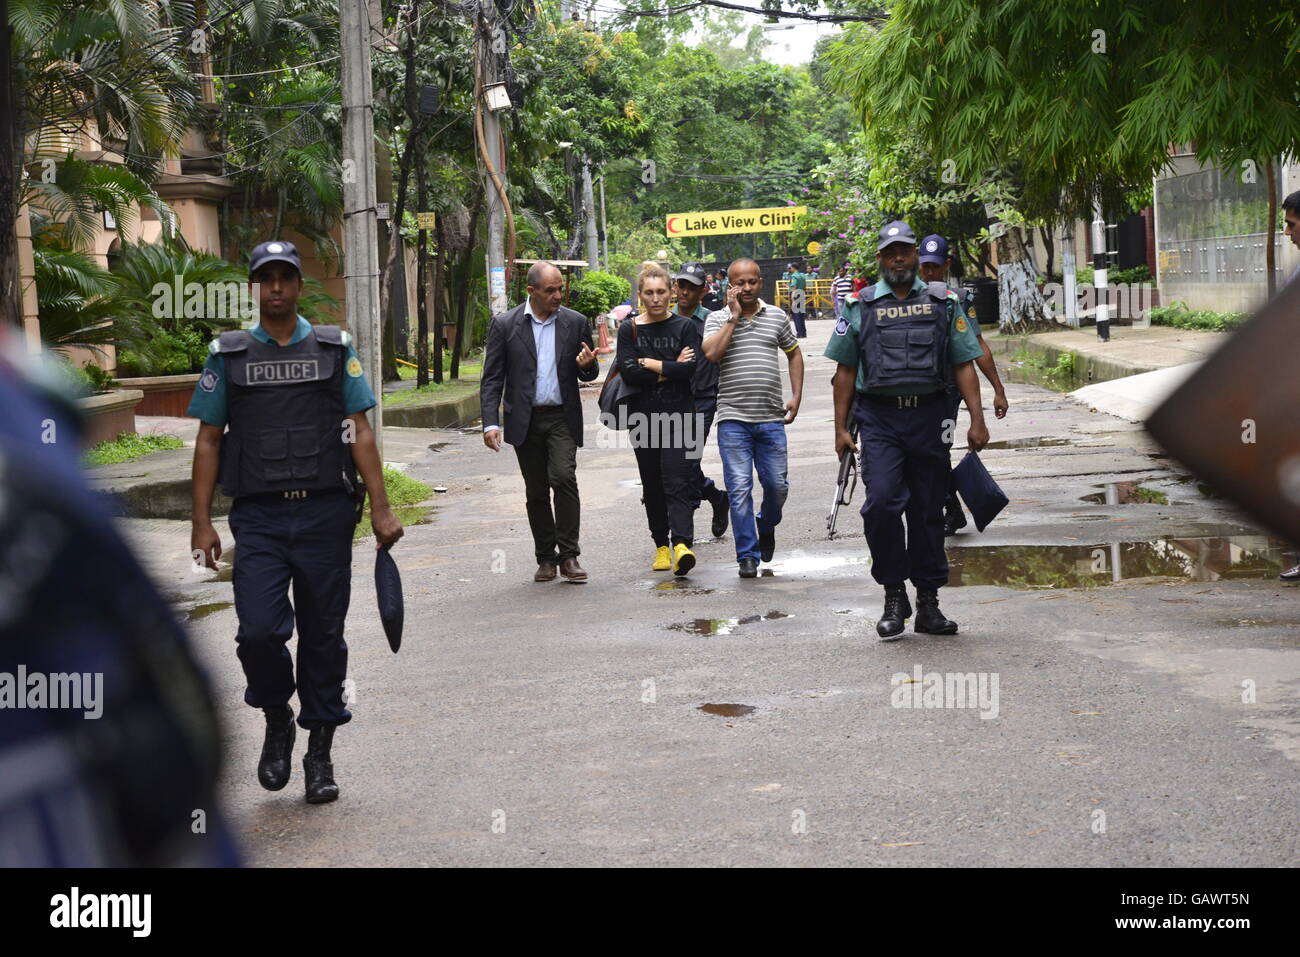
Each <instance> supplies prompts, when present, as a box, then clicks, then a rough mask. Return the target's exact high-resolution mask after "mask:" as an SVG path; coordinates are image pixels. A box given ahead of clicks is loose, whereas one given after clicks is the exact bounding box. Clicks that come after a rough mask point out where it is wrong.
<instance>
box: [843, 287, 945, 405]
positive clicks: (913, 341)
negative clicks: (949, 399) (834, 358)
mask: <svg viewBox="0 0 1300 957" xmlns="http://www.w3.org/2000/svg"><path fill="white" fill-rule="evenodd" d="M864 292H865V290H864ZM946 294H947V288H946V287H945V286H944V285H943V283H932V284H930V285H929V286H928V287H927V288H926V289H924V290H922V291H920V292H917V293H916V294H914V295H912V296H911V297H909V298H908V299H904V300H901V301H900V300H898V299H895V298H893V296H891V295H890V294H889V293H886V294H885V295H884V296H882V297H881V298H879V299H867V298H866V297H864V298H862V299H860V300H859V302H858V309H859V310H860V322H861V326H860V335H859V338H858V352H859V361H860V362H862V363H864V365H863V368H864V369H865V370H866V379H865V382H864V383H863V384H864V386H865V387H866V388H868V389H874V388H878V387H882V386H898V385H915V386H928V387H932V386H941V385H943V384H944V381H945V379H946V376H947V369H946V366H947V365H948V305H947V303H946V302H945V296H946Z"/></svg>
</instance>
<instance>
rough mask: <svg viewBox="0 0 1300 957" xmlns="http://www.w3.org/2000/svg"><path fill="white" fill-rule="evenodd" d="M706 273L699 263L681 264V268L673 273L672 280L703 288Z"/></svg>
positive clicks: (706, 276)
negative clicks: (683, 280)
mask: <svg viewBox="0 0 1300 957" xmlns="http://www.w3.org/2000/svg"><path fill="white" fill-rule="evenodd" d="M707 278H708V273H706V272H705V271H704V267H703V266H701V265H700V264H699V263H682V268H681V269H679V270H678V271H677V272H675V273H673V279H685V280H686V281H687V282H690V283H694V284H695V285H697V286H703V285H704V281H705V279H707Z"/></svg>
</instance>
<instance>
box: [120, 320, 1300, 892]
mask: <svg viewBox="0 0 1300 957" xmlns="http://www.w3.org/2000/svg"><path fill="white" fill-rule="evenodd" d="M829 330H830V325H829V323H814V324H812V329H811V338H810V339H809V340H807V342H808V343H811V344H812V347H811V348H810V349H809V348H806V350H805V352H806V354H808V358H809V366H808V386H807V389H806V396H805V399H804V403H803V408H802V410H801V413H800V415H799V418H798V420H797V422H796V423H795V424H794V425H793V426H792V427H791V428H790V431H789V445H790V481H791V492H790V497H789V501H788V504H787V508H786V516H785V520H784V522H783V524H782V525H781V527H780V529H779V530H778V538H777V555H776V560H775V562H774V563H773V564H772V565H771V566H770V567H769V566H765V570H764V573H763V577H760V578H759V579H757V580H753V581H742V580H740V579H739V578H738V577H737V576H736V566H735V561H734V553H733V551H732V545H731V540H730V536H728V537H727V538H726V539H724V540H723V541H720V542H710V541H708V540H707V539H705V540H701V542H700V543H699V545H698V547H697V553H698V554H699V557H700V564H699V565H698V566H697V568H696V570H695V571H694V572H693V573H692V575H691V576H690V579H689V581H688V582H686V583H683V584H681V585H680V586H679V585H677V584H674V583H673V582H672V580H671V579H670V578H669V576H668V575H667V574H666V573H656V572H652V571H650V568H649V566H650V561H651V558H652V546H651V542H650V538H649V535H648V532H647V531H646V528H645V522H644V514H643V512H642V509H641V506H640V503H639V490H638V489H637V488H636V487H635V485H634V484H632V483H633V482H634V480H635V479H636V477H637V472H636V466H635V462H634V460H633V455H632V452H631V451H630V450H626V449H601V448H597V447H596V433H595V426H594V421H595V412H594V398H595V393H594V391H592V392H590V394H589V395H588V417H587V421H588V423H589V426H588V431H587V436H586V443H587V447H586V448H585V449H584V450H582V451H581V452H580V453H579V486H580V489H581V491H582V496H583V502H584V505H583V534H582V543H583V555H582V562H583V564H584V566H585V567H586V568H587V569H588V571H589V572H590V573H591V581H590V583H589V584H586V585H573V584H568V583H564V582H561V581H557V582H554V583H549V584H535V583H533V582H532V580H531V579H532V573H533V571H534V568H535V565H534V563H533V559H532V545H531V539H530V536H529V533H528V525H527V520H526V518H525V515H524V502H523V482H522V479H521V478H520V476H519V473H518V469H517V467H516V463H515V458H514V456H513V454H511V453H510V452H509V451H507V452H503V453H501V454H493V453H491V452H489V451H488V450H486V449H485V448H484V447H483V445H482V440H481V438H480V437H479V436H478V435H477V434H462V433H459V432H437V433H434V432H424V431H415V430H390V431H389V432H388V433H387V436H386V446H385V458H386V459H387V460H388V461H390V462H398V463H405V464H406V465H407V466H408V467H409V470H410V472H411V474H412V475H414V476H416V477H418V478H420V479H422V480H424V481H427V482H429V483H430V484H435V485H442V486H446V487H447V488H448V491H447V492H446V493H444V494H439V495H438V496H437V497H436V500H435V501H434V503H433V505H434V509H433V511H432V513H431V515H430V519H431V520H430V522H429V524H426V525H421V526H417V527H413V528H411V529H409V530H408V534H407V537H406V538H405V539H404V540H403V542H402V543H401V544H400V545H399V546H398V548H397V550H396V551H395V553H394V554H395V557H396V558H397V560H398V563H399V565H400V567H401V570H402V575H403V580H404V583H405V589H406V599H407V612H406V637H405V642H404V645H403V648H402V651H401V653H400V654H399V655H397V656H394V655H393V654H392V653H391V652H390V651H389V649H388V646H387V644H386V642H385V640H384V638H383V634H382V631H381V629H380V626H379V623H378V620H377V618H376V617H375V614H374V611H373V609H374V607H375V604H374V593H373V577H372V572H371V566H372V561H371V551H370V549H371V544H370V543H369V542H363V543H362V544H361V545H359V546H358V548H357V551H356V564H355V566H354V586H353V598H352V610H351V613H350V615H349V621H348V638H349V644H350V646H351V667H350V671H351V677H352V679H353V680H354V681H355V684H356V688H355V701H354V703H353V705H352V708H353V711H354V714H355V719H354V721H353V722H352V723H351V724H350V725H348V726H347V727H345V728H343V729H341V730H340V731H339V733H338V737H337V740H336V745H335V752H334V755H335V756H334V760H335V767H336V773H337V777H338V780H339V783H340V786H341V788H342V798H341V799H340V800H339V801H338V802H337V803H335V804H332V805H326V806H321V807H309V806H308V805H306V804H305V803H303V801H302V791H301V788H302V776H301V753H302V751H303V749H304V747H305V735H300V737H299V742H298V747H297V748H296V749H295V770H294V776H293V779H292V780H291V782H290V784H289V786H288V788H286V789H285V790H284V791H281V792H279V793H270V792H266V791H263V790H262V789H260V788H259V787H258V785H257V782H256V778H255V764H256V760H257V755H258V752H259V749H260V743H261V729H262V719H261V715H260V713H259V712H255V711H253V710H252V709H250V708H247V707H246V706H244V705H243V704H242V690H243V684H242V675H241V673H240V671H239V667H238V663H237V661H236V658H235V654H234V643H233V633H234V628H235V618H234V613H233V610H232V609H230V608H229V607H223V606H222V605H221V604H220V603H221V602H225V601H229V599H230V585H229V584H228V582H219V581H217V582H211V581H205V580H199V579H195V578H194V577H193V576H192V575H191V574H190V573H189V572H188V570H187V569H186V567H185V566H186V559H185V557H184V550H185V548H186V547H187V545H188V526H187V525H186V524H183V523H175V522H163V521H152V522H147V521H133V522H130V523H128V526H129V528H130V534H131V535H132V537H133V538H134V539H135V540H136V541H137V542H138V543H139V544H140V546H141V548H142V550H143V551H144V552H145V554H146V558H147V560H148V562H149V564H150V566H151V567H152V568H153V570H154V572H155V574H157V575H158V577H159V578H160V579H161V580H162V582H163V585H164V587H166V588H168V589H169V591H171V592H172V593H173V594H174V595H175V596H176V598H177V600H178V602H179V605H180V607H182V608H183V609H184V608H194V607H195V606H198V605H202V606H203V608H202V610H201V612H200V615H201V617H198V618H196V620H194V621H193V622H192V623H191V625H190V629H191V633H192V635H193V637H194V641H195V644H196V646H197V647H198V648H199V650H200V654H201V657H202V659H203V660H204V662H205V663H206V664H207V666H208V668H209V669H210V671H211V674H212V676H213V679H214V682H215V685H216V688H217V693H218V695H219V697H220V701H221V703H222V706H223V711H224V714H225V717H226V731H227V743H228V764H227V768H226V774H225V780H224V784H223V788H222V795H223V799H224V801H225V803H226V808H227V811H228V812H229V814H230V816H231V817H232V819H233V822H234V824H235V827H236V831H237V833H238V836H239V839H240V840H241V842H242V845H243V847H244V850H245V853H246V855H247V858H248V860H249V862H250V863H253V864H257V865H268V866H275V865H330V866H346V865H416V866H421V865H429V866H437V865H483V864H488V865H491V864H496V865H547V864H550V865H563V864H571V865H572V864H585V865H599V864H625V865H665V864H667V865H724V866H725V865H761V864H776V865H845V864H849V865H852V864H858V865H942V866H988V865H996V866H1020V865H1048V864H1063V865H1078V866H1135V865H1148V866H1150V865H1155V866H1167V865H1190V866H1199V865H1227V866H1243V867H1244V866H1252V867H1258V866H1277V865H1288V864H1294V863H1295V862H1296V861H1297V859H1298V857H1300V855H1298V853H1297V837H1296V828H1295V821H1296V817H1297V807H1298V801H1297V798H1298V795H1300V787H1298V785H1297V776H1296V770H1297V761H1298V760H1300V656H1298V655H1297V650H1296V634H1297V629H1296V622H1297V621H1300V593H1297V591H1296V590H1295V589H1294V588H1293V587H1289V586H1283V585H1281V584H1280V583H1279V582H1277V580H1276V573H1277V571H1278V569H1279V567H1280V565H1281V563H1282V562H1283V561H1284V560H1285V558H1284V556H1283V555H1282V554H1281V551H1280V546H1279V543H1275V542H1270V541H1269V540H1268V539H1267V538H1266V537H1265V536H1262V535H1261V534H1259V533H1258V532H1255V531H1254V530H1252V529H1250V528H1249V527H1248V526H1245V525H1242V524H1241V523H1240V521H1238V520H1237V518H1236V517H1235V516H1234V515H1233V514H1232V513H1231V512H1230V511H1228V510H1226V509H1225V508H1224V507H1222V505H1221V504H1220V503H1218V502H1217V501H1216V500H1214V499H1212V498H1208V497H1206V496H1204V495H1203V494H1201V493H1200V492H1199V491H1198V490H1197V488H1196V485H1195V483H1191V482H1186V481H1179V479H1180V478H1184V477H1182V476H1179V475H1178V474H1177V473H1175V472H1173V471H1171V470H1170V469H1169V468H1168V466H1167V464H1166V463H1165V461H1164V460H1163V459H1161V458H1158V457H1154V456H1153V453H1155V452H1156V451H1157V450H1156V449H1155V448H1154V447H1153V446H1152V445H1151V444H1150V442H1149V440H1147V439H1146V438H1145V436H1144V435H1143V434H1142V433H1141V432H1140V431H1138V430H1137V428H1136V427H1135V426H1131V425H1129V424H1127V423H1124V422H1121V421H1119V420H1116V419H1113V418H1110V417H1108V416H1105V415H1101V414H1099V413H1091V412H1090V411H1089V410H1088V409H1087V408H1084V407H1081V406H1078V405H1075V404H1074V403H1073V402H1071V401H1070V400H1069V399H1068V398H1066V397H1064V396H1060V395H1057V394H1055V393H1052V392H1049V391H1046V390H1044V389H1040V388H1037V387H1034V386H1027V385H1012V386H1010V387H1009V390H1008V391H1009V395H1010V399H1011V403H1012V408H1011V412H1010V414H1009V415H1008V417H1007V418H1006V419H1005V420H1002V421H1001V422H996V421H994V420H992V418H991V416H990V431H991V432H992V438H993V440H994V442H995V443H996V442H999V441H1003V440H1011V442H1010V443H1009V444H1012V445H1017V444H1024V443H1025V440H1030V441H1028V444H1027V447H1012V448H1002V449H990V450H989V451H987V452H986V453H984V455H983V456H982V457H983V459H984V461H985V463H986V465H987V466H988V467H989V469H990V471H991V472H992V473H993V474H994V476H995V478H997V479H998V481H999V482H1000V483H1001V484H1002V486H1003V488H1004V490H1006V492H1007V494H1008V495H1009V496H1010V498H1011V499H1012V505H1011V506H1010V507H1009V508H1008V510H1007V511H1006V512H1005V513H1004V514H1003V516H1002V517H1000V518H999V519H998V521H997V522H996V523H995V524H994V526H992V527H991V528H990V529H989V530H988V531H987V532H986V533H985V534H983V535H980V534H978V533H976V532H975V531H974V528H973V527H969V528H968V529H967V530H966V531H965V532H964V533H963V534H961V535H959V536H957V537H956V538H955V539H950V540H949V542H950V544H952V546H953V547H951V548H950V549H949V557H950V560H952V562H953V564H954V567H953V586H952V587H949V588H947V589H945V590H944V591H943V592H941V598H942V600H943V608H944V610H945V612H946V613H947V614H948V616H949V617H951V618H954V619H956V620H957V621H958V622H959V623H960V625H961V631H960V634H959V635H957V636H955V637H931V636H917V635H912V634H911V633H910V632H909V633H908V636H907V637H906V638H905V639H904V640H902V641H899V642H896V643H881V642H880V641H879V640H878V639H877V638H876V635H875V630H874V621H875V616H876V615H877V614H878V612H879V609H880V589H879V587H878V586H877V585H876V584H875V583H874V582H873V581H872V580H871V579H870V574H869V559H868V557H867V553H866V547H865V543H864V541H863V539H862V538H861V524H860V519H858V517H857V515H856V508H857V507H858V506H859V505H860V504H861V501H862V492H861V489H859V490H858V492H857V495H856V497H855V503H854V507H853V508H852V509H848V510H846V512H845V513H844V514H842V516H841V522H840V528H841V530H842V532H843V533H844V535H843V537H842V538H837V539H836V540H835V541H833V542H831V541H828V540H827V538H826V530H825V515H826V511H827V505H828V503H829V501H830V497H831V492H832V488H833V481H834V475H835V457H834V452H833V448H832V432H831V424H830V418H831V414H832V413H831V397H830V387H829V380H830V375H831V372H832V371H833V369H832V366H831V364H830V363H829V362H828V361H827V360H825V359H822V358H820V351H821V348H820V347H821V345H822V344H823V342H824V340H825V338H826V336H827V334H828V333H829ZM984 398H985V402H986V403H990V402H991V393H990V392H989V391H987V387H986V392H985V397H984ZM957 434H958V436H959V444H960V443H961V441H962V438H961V437H964V434H965V417H964V415H963V418H962V423H961V425H960V427H959V431H958V433H957ZM1042 439H1049V440H1050V439H1059V440H1066V441H1067V443H1068V444H1048V445H1042V444H1039V445H1037V446H1035V444H1034V442H1033V441H1032V440H1042ZM439 443H442V444H441V445H438V444H439ZM431 445H438V447H437V448H436V449H431V448H430V446H431ZM954 461H956V457H955V456H954ZM705 465H706V471H708V472H709V473H710V474H712V475H713V476H714V477H715V478H717V477H720V476H721V468H720V465H719V464H718V459H717V453H716V448H715V447H714V446H713V444H712V443H711V444H710V447H709V449H708V451H707V453H706V456H705ZM1138 480H1145V481H1144V484H1143V486H1142V487H1144V488H1146V489H1149V490H1151V491H1153V492H1156V493H1161V492H1163V494H1164V495H1165V496H1166V498H1167V503H1165V504H1161V503H1159V501H1158V499H1159V498H1160V495H1159V494H1156V495H1155V496H1150V495H1148V496H1146V497H1147V498H1154V499H1156V500H1157V501H1145V502H1132V503H1127V504H1120V502H1122V501H1123V499H1125V498H1133V497H1134V495H1135V494H1139V495H1140V494H1141V493H1135V492H1134V490H1133V488H1134V487H1133V486H1124V487H1121V488H1118V489H1117V490H1115V492H1113V493H1112V495H1111V498H1112V500H1116V504H1111V505H1107V504H1105V501H1104V499H1105V496H1106V490H1105V489H1104V487H1094V486H1104V485H1105V484H1106V483H1108V482H1117V481H1121V482H1135V481H1138ZM1092 493H1100V494H1101V496H1102V498H1103V501H1102V502H1101V503H1094V502H1085V501H1081V500H1080V499H1081V498H1082V497H1083V496H1086V495H1089V494H1092ZM706 508H707V506H706ZM700 517H701V521H700V522H699V523H698V526H699V527H698V529H697V531H698V532H701V533H703V532H705V531H706V529H705V528H704V526H705V524H706V521H707V518H706V516H704V514H703V513H701V516H700ZM225 541H226V543H227V544H229V537H228V536H226V538H225ZM1117 560H1118V569H1119V570H1118V571H1116V565H1117ZM1116 579H1118V580H1116ZM958 583H960V584H958ZM1008 586H1010V587H1008ZM205 612H206V614H204V613H205ZM753 616H762V618H760V620H752V619H753ZM746 619H748V620H746ZM918 668H919V669H920V672H921V673H922V675H925V674H927V673H930V672H937V673H961V674H966V673H973V674H975V675H984V676H985V680H986V682H987V681H991V680H992V679H993V677H994V676H996V680H997V687H998V696H997V702H996V716H993V714H992V711H993V709H992V708H991V707H989V702H988V701H987V699H986V701H985V706H984V707H983V708H982V709H981V708H979V707H975V708H971V707H964V708H953V707H946V708H932V707H922V708H913V707H907V708H903V707H894V706H891V693H892V692H893V690H894V688H893V682H892V680H891V676H893V675H895V674H899V673H901V674H904V675H906V676H908V677H909V678H910V677H911V676H913V675H914V673H915V669H918ZM1243 683H1244V684H1243ZM925 687H928V686H927V685H926V683H925V681H924V680H923V682H922V688H923V689H924V688H925ZM989 687H990V685H988V684H987V683H986V685H985V688H986V690H987V689H989ZM910 690H911V689H910V688H905V689H904V692H903V693H906V692H908V691H910ZM1252 691H1253V700H1243V698H1246V699H1250V698H1251V697H1252ZM907 700H908V701H909V702H910V701H911V700H912V699H911V696H910V695H908V698H907ZM922 703H925V699H922ZM708 704H715V705H741V706H745V707H748V708H752V709H753V710H752V711H751V712H748V713H744V714H742V715H739V716H734V717H733V716H726V715H718V714H712V713H708V712H706V711H702V710H700V708H701V706H703V705H708ZM713 710H722V711H733V710H734V711H743V710H744V709H743V708H737V709H726V708H724V709H713ZM981 711H982V712H983V713H984V714H985V715H988V716H987V717H981Z"/></svg>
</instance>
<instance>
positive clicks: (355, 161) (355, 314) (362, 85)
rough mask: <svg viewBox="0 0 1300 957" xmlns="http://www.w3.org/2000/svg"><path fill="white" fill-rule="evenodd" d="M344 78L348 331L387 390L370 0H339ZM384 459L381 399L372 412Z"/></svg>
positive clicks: (373, 378)
mask: <svg viewBox="0 0 1300 957" xmlns="http://www.w3.org/2000/svg"><path fill="white" fill-rule="evenodd" d="M339 28H340V37H339V46H340V52H341V53H342V57H341V63H340V66H341V72H342V83H343V286H344V290H345V294H346V296H347V320H348V330H349V331H350V332H351V333H352V337H353V338H354V339H355V340H356V346H357V355H358V356H359V357H360V359H361V367H362V369H363V370H364V371H365V374H366V377H367V378H368V379H369V381H370V384H371V386H372V387H374V388H375V389H379V390H380V392H381V393H382V391H383V383H384V379H383V370H382V369H381V368H380V356H381V354H382V348H381V344H382V342H383V333H382V329H381V322H380V319H381V317H380V315H379V223H378V220H377V219H376V216H375V122H374V95H373V91H372V89H371V85H370V12H369V10H368V9H367V6H366V0H340V3H339ZM367 415H368V417H369V418H370V425H371V428H373V429H374V432H375V442H376V443H377V444H378V446H379V456H380V459H381V460H382V459H383V453H384V446H383V436H384V432H383V426H384V415H383V404H382V403H380V404H378V405H375V406H374V408H372V409H371V410H370V411H369V412H368V413H367Z"/></svg>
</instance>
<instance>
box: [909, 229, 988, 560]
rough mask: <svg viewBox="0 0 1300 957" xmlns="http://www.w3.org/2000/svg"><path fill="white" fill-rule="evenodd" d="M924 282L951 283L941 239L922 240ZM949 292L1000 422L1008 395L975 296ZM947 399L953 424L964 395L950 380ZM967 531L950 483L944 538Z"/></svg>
mask: <svg viewBox="0 0 1300 957" xmlns="http://www.w3.org/2000/svg"><path fill="white" fill-rule="evenodd" d="M920 263H921V278H922V279H924V280H925V281H926V282H927V283H931V282H942V283H944V284H945V285H947V283H948V272H949V270H950V269H951V268H952V258H951V256H949V254H948V240H946V239H944V238H943V237H942V236H939V235H937V234H936V235H931V236H926V237H925V238H924V239H922V240H921V256H920ZM948 291H949V292H951V293H953V294H954V295H956V296H957V306H958V308H959V309H961V311H962V314H963V315H964V316H965V317H966V322H967V323H968V324H969V325H970V329H971V331H972V332H973V333H975V338H976V339H977V340H978V341H979V345H980V349H981V350H982V352H983V354H982V355H980V356H979V357H978V358H976V360H975V365H976V366H978V367H979V370H980V372H982V373H984V378H986V379H988V380H989V385H991V386H993V414H994V415H995V416H997V418H999V419H1001V418H1003V417H1005V416H1006V414H1007V391H1006V389H1005V388H1004V387H1003V385H1002V379H1001V377H1000V376H999V375H998V367H997V364H996V363H995V362H994V361H993V353H992V352H991V351H990V350H989V345H988V343H987V342H985V341H984V334H983V333H982V332H980V324H979V322H978V321H977V320H976V318H975V311H974V309H973V308H972V304H973V303H972V300H973V298H974V297H973V296H971V292H970V290H969V289H967V288H966V287H965V286H962V287H960V288H958V289H953V288H952V286H951V285H948ZM946 391H947V396H948V418H949V419H951V420H952V421H953V422H956V421H957V407H958V406H959V405H961V393H960V392H958V391H957V383H956V382H954V381H953V380H952V378H951V377H950V378H949V379H948V384H947V390H946ZM954 431H955V430H949V432H948V447H949V449H950V450H951V448H952V438H953V432H954ZM965 527H966V513H965V512H964V511H963V510H962V507H961V501H960V500H959V499H958V498H957V486H956V484H955V483H954V482H953V481H952V480H951V479H949V482H948V497H947V499H946V500H945V502H944V506H943V533H944V535H955V534H956V533H957V531H958V530H959V529H962V528H965Z"/></svg>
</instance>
